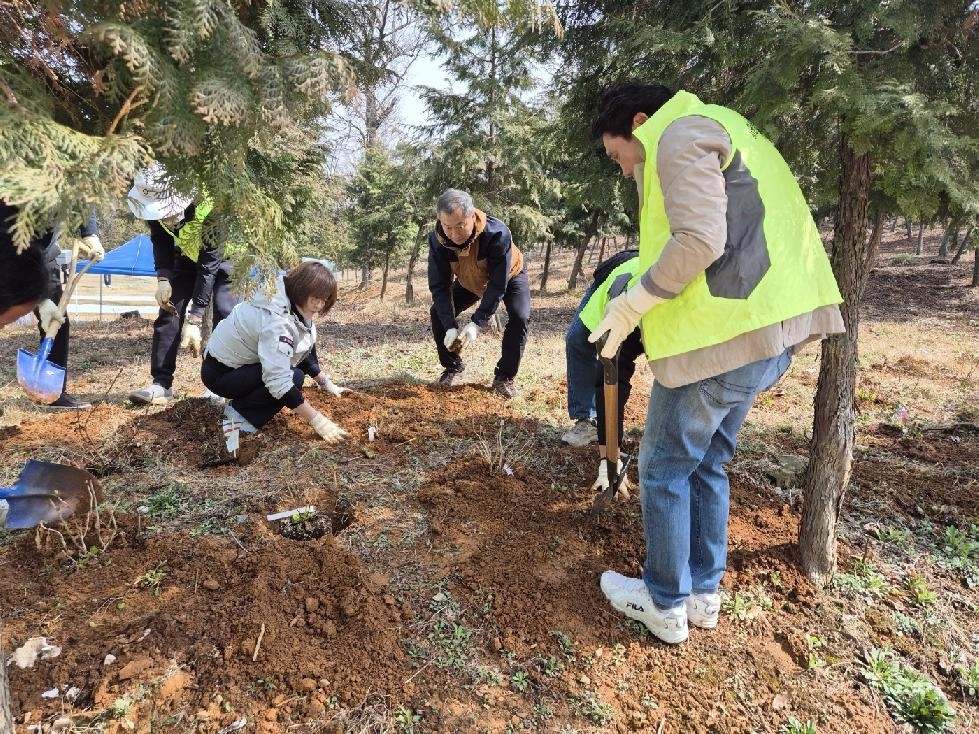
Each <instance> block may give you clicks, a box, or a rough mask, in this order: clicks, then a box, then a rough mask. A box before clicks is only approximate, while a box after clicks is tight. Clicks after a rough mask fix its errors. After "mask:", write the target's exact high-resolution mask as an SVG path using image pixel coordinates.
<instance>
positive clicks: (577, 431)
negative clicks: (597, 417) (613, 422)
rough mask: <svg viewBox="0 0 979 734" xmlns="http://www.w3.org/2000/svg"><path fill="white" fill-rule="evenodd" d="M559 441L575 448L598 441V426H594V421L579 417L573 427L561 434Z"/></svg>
mask: <svg viewBox="0 0 979 734" xmlns="http://www.w3.org/2000/svg"><path fill="white" fill-rule="evenodd" d="M561 443H566V444H568V446H573V447H574V448H576V449H580V448H581V447H582V446H587V445H588V444H592V443H598V428H596V427H595V421H592V420H588V419H587V418H579V419H578V420H577V421H576V422H575V424H574V427H573V428H572V429H571V430H570V431H568V432H567V433H565V434H564V435H563V436H561Z"/></svg>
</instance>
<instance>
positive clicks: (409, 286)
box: [405, 224, 426, 303]
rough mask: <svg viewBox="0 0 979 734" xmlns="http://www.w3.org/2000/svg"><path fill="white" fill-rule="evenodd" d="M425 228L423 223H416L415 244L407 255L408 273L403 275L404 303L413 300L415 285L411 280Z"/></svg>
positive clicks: (412, 301) (413, 275)
mask: <svg viewBox="0 0 979 734" xmlns="http://www.w3.org/2000/svg"><path fill="white" fill-rule="evenodd" d="M425 228H426V226H425V225H424V224H419V225H418V234H417V235H416V236H415V246H414V248H413V249H412V250H411V255H410V256H409V257H408V274H407V275H406V276H405V303H414V302H415V286H414V285H413V283H412V280H413V279H414V277H415V265H416V264H417V263H418V256H419V255H420V254H421V251H422V242H424V241H425Z"/></svg>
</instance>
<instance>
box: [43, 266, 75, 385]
mask: <svg viewBox="0 0 979 734" xmlns="http://www.w3.org/2000/svg"><path fill="white" fill-rule="evenodd" d="M51 283H52V290H51V292H50V293H49V294H48V295H49V296H50V298H51V300H52V301H54V302H55V304H57V303H58V301H60V300H61V295H62V294H63V293H64V291H63V290H62V288H61V279H60V277H52V278H51ZM34 315H35V316H37V318H38V322H37V330H38V331H39V332H40V334H41V339H42V340H43V339H44V327H42V326H41V322H40V318H41V314H40V312H39V311H38V310H37V309H36V308H35V309H34ZM70 326H71V325H70V324H69V323H68V316H67V315H65V323H63V324H62V325H61V328H59V329H58V333H57V334H55V336H54V343H53V344H52V345H51V354H49V355H48V361H49V362H53V363H54V364H56V365H58V366H59V367H64V369H65V384H64V385H62V386H61V392H62V393H64V391H65V389H66V388H67V387H68V336H69V334H70V332H71V328H70Z"/></svg>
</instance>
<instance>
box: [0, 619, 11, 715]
mask: <svg viewBox="0 0 979 734" xmlns="http://www.w3.org/2000/svg"><path fill="white" fill-rule="evenodd" d="M13 731H14V715H13V712H12V711H11V710H10V688H9V686H8V685H7V656H6V655H5V654H4V652H3V625H2V624H0V732H13Z"/></svg>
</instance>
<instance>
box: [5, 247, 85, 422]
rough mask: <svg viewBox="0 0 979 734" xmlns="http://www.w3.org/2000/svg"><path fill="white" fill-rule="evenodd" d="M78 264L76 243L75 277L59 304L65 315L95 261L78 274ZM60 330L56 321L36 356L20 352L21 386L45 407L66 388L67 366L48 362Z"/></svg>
mask: <svg viewBox="0 0 979 734" xmlns="http://www.w3.org/2000/svg"><path fill="white" fill-rule="evenodd" d="M77 261H78V242H77V241H75V243H74V244H73V245H72V248H71V275H70V276H69V277H68V283H67V284H66V285H65V290H64V293H62V294H61V300H60V301H59V302H58V310H59V311H61V314H62V316H63V315H64V313H65V308H66V307H67V306H68V302H69V301H70V300H71V294H72V293H73V292H74V291H75V286H76V285H77V284H78V280H79V278H81V277H82V276H83V275H84V274H85V271H86V270H88V269H89V268H90V267H92V265H93V264H94V263H95V259H94V258H89V261H88V263H86V265H85V267H84V268H82V269H81V270H80V271H78V272H77V273H76V272H75V263H76V262H77ZM60 327H61V324H59V323H57V322H55V323H53V324H52V325H51V328H49V329H48V330H47V331H46V332H45V333H44V338H43V339H42V340H41V348H40V349H39V350H38V352H37V355H36V356H35V355H33V354H31V353H30V352H28V351H27V350H26V349H18V350H17V383H18V384H19V385H20V386H21V388H22V389H23V391H24V392H25V393H27V396H28V397H29V398H30V399H31V400H33V401H34V402H35V403H41V404H42V405H50V404H51V403H53V402H54V401H55V400H57V399H58V398H59V397H61V392H62V390H63V389H64V386H65V369H64V367H61V366H59V365H56V364H55V363H54V362H51V361H49V360H48V356H49V355H50V354H51V347H52V346H53V345H54V337H55V335H56V334H57V333H58V329H59V328H60Z"/></svg>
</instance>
